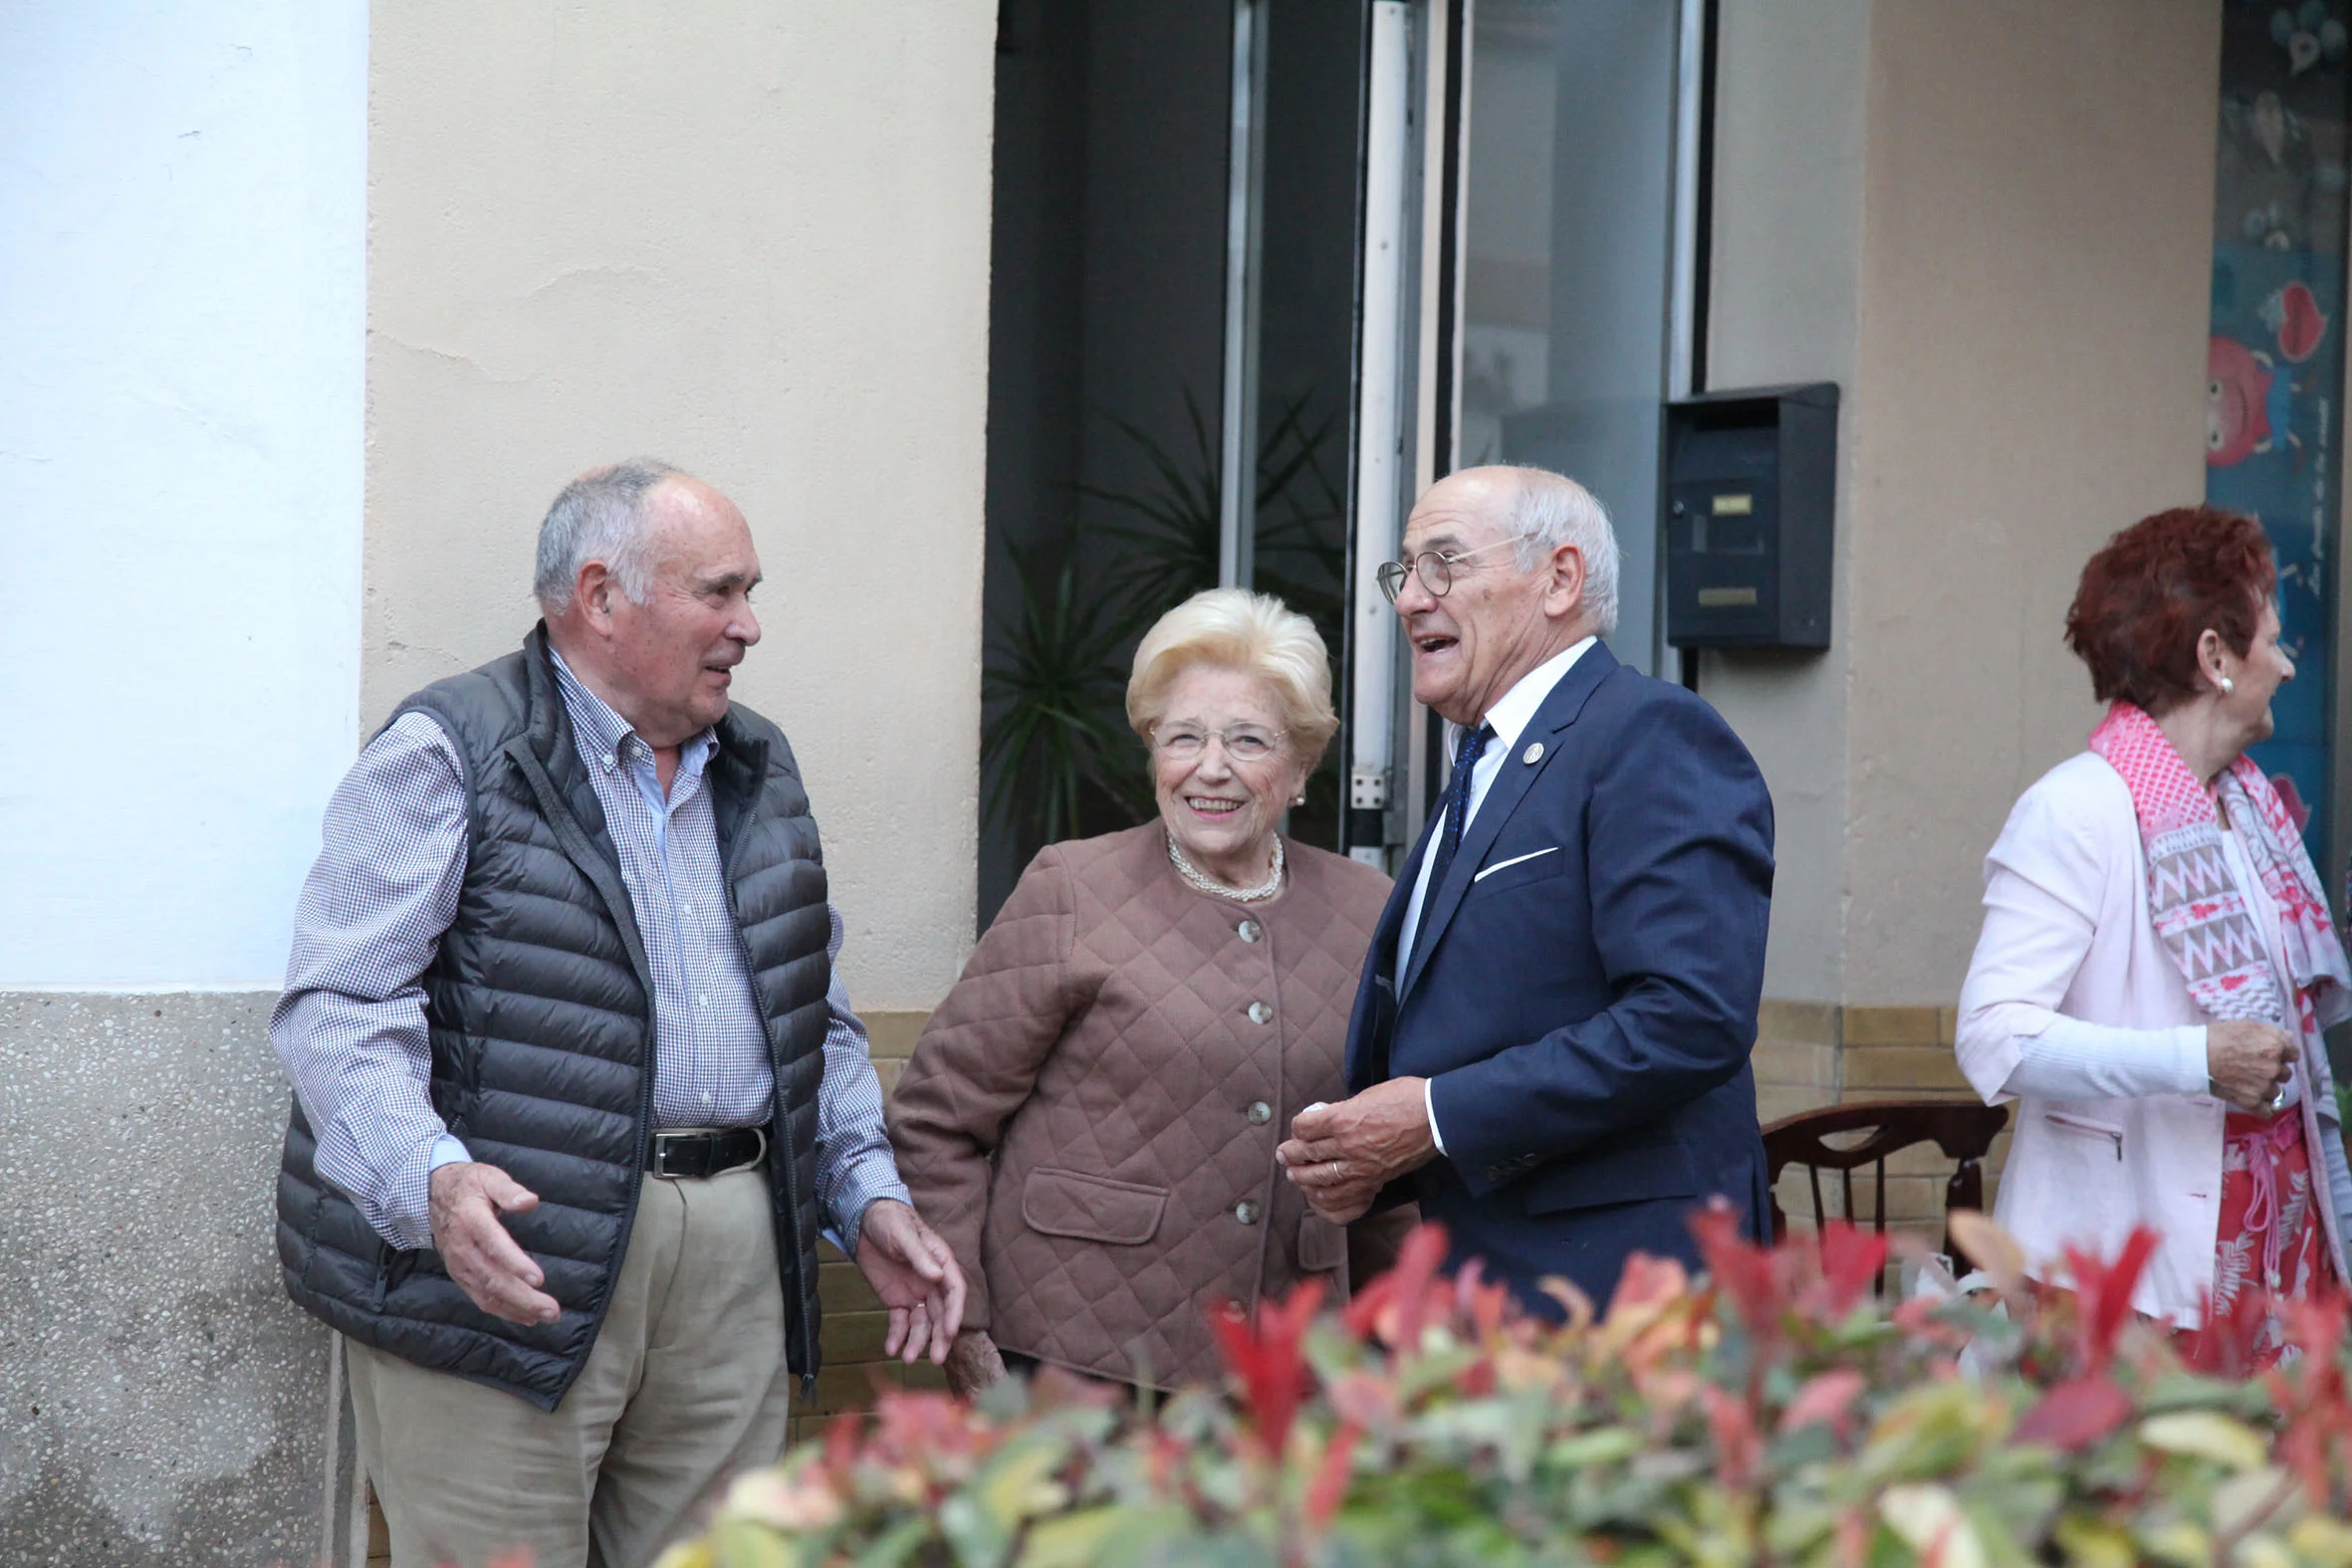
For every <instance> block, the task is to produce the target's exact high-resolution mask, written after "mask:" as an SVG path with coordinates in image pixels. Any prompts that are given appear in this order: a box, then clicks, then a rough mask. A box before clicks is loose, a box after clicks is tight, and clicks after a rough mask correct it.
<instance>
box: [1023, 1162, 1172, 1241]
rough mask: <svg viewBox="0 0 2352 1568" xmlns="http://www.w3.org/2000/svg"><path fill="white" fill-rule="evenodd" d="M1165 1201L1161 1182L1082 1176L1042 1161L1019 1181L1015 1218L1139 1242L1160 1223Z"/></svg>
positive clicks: (1056, 1231) (1061, 1231)
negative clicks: (1146, 1184)
mask: <svg viewBox="0 0 2352 1568" xmlns="http://www.w3.org/2000/svg"><path fill="white" fill-rule="evenodd" d="M1167 1207H1168V1190H1167V1189H1166V1188H1164V1187H1139V1186H1137V1185H1136V1184H1135V1183H1133V1182H1114V1181H1112V1180H1111V1179H1110V1178H1109V1177H1107V1176H1087V1175H1085V1174H1084V1173H1083V1172H1079V1171H1060V1170H1056V1169H1055V1168H1054V1167H1053V1166H1050V1165H1042V1166H1040V1167H1038V1168H1037V1169H1036V1170H1034V1171H1032V1172H1030V1173H1029V1179H1028V1180H1027V1181H1025V1182H1023V1183H1022V1184H1021V1218H1022V1220H1023V1221H1024V1222H1026V1223H1027V1224H1028V1226H1029V1228H1030V1229H1031V1230H1032V1231H1041V1232H1045V1233H1046V1234H1047V1235H1066V1236H1073V1237H1075V1238H1076V1239H1078V1240H1081V1241H1107V1242H1109V1243H1110V1244H1112V1245H1114V1246H1140V1245H1141V1244H1142V1243H1144V1242H1145V1241H1148V1240H1150V1239H1151V1238H1152V1234H1153V1232H1156V1231H1158V1230H1159V1228H1160V1216H1161V1215H1162V1214H1163V1213H1164V1212H1166V1210H1167Z"/></svg>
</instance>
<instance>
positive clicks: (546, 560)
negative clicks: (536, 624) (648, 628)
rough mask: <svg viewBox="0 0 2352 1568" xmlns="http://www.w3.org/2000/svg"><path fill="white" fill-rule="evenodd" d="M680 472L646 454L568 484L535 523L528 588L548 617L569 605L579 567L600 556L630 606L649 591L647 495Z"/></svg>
mask: <svg viewBox="0 0 2352 1568" xmlns="http://www.w3.org/2000/svg"><path fill="white" fill-rule="evenodd" d="M679 477H681V475H680V473H679V471H678V470H677V469H674V468H672V467H670V466H669V464H667V463H664V462H662V461H660V460H659V459H657V458H650V457H632V458H630V459H629V460H628V461H627V462H625V463H614V464H613V465H612V466H611V467H609V468H598V469H591V470H590V471H589V472H588V473H585V474H583V475H581V476H580V477H579V478H578V479H576V480H574V481H572V483H571V484H569V485H566V486H565V487H564V489H563V491H562V493H560V494H559V495H558V496H557V497H556V500H555V504H554V505H553V506H550V507H549V508H548V509H547V519H546V521H545V522H543V523H541V524H540V525H539V560H538V566H537V569H536V570H534V571H533V572H532V574H531V591H532V592H533V593H534V594H536V595H537V596H538V598H539V606H540V608H541V609H544V610H546V611H547V612H548V613H549V614H550V615H561V614H562V613H563V612H564V611H566V610H568V609H570V608H571V607H572V594H573V590H574V586H575V585H576V584H577V583H578V582H579V581H580V568H581V567H583V566H585V565H587V564H588V562H589V561H591V560H600V561H602V562H603V563H604V569H605V570H607V571H609V572H611V573H612V576H613V579H614V580H615V581H617V582H618V583H619V584H620V591H621V592H623V593H625V594H627V595H628V598H629V602H630V603H632V604H642V603H644V602H645V597H646V595H647V594H649V593H651V592H652V591H653V528H652V520H651V519H650V518H648V517H647V516H646V515H645V497H646V496H647V495H649V494H651V493H652V490H653V487H654V486H656V485H658V484H660V483H661V482H662V481H663V480H665V479H675V478H679Z"/></svg>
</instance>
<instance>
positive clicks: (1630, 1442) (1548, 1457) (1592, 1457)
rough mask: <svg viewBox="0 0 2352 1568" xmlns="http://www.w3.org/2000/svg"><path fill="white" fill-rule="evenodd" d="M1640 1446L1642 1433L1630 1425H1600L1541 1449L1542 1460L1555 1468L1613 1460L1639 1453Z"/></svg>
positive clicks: (1569, 1468) (1582, 1467) (1570, 1468)
mask: <svg viewBox="0 0 2352 1568" xmlns="http://www.w3.org/2000/svg"><path fill="white" fill-rule="evenodd" d="M1641 1447H1642V1442H1641V1435H1640V1434H1638V1433H1636V1432H1635V1431H1633V1429H1631V1428H1630V1427H1601V1428H1598V1429H1596V1430H1594V1431H1591V1432H1580V1433H1577V1434H1576V1435H1575V1436H1574V1437H1571V1438H1561V1439H1558V1440H1557V1441H1555V1442H1554V1443H1553V1444H1552V1445H1551V1446H1550V1447H1549V1448H1547V1449H1545V1450H1544V1451H1543V1462H1544V1463H1545V1464H1546V1465H1547V1466H1549V1467H1550V1468H1552V1469H1555V1470H1576V1469H1584V1468H1586V1467H1587V1466H1590V1465H1596V1464H1616V1463H1619V1462H1621V1461H1623V1460H1625V1459H1629V1458H1631V1457H1633V1456H1634V1455H1636V1454H1638V1453H1640V1452H1641Z"/></svg>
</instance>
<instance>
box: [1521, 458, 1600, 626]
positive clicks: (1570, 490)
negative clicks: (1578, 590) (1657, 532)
mask: <svg viewBox="0 0 2352 1568" xmlns="http://www.w3.org/2000/svg"><path fill="white" fill-rule="evenodd" d="M1511 472H1512V474H1513V476H1514V477H1516V478H1517V479H1518V481H1519V494H1518V496H1517V497H1515V498H1514V499H1513V502H1512V506H1511V518H1510V527H1509V528H1508V529H1507V530H1506V532H1507V533H1509V534H1516V535H1519V536H1521V538H1520V541H1519V544H1518V546H1517V547H1516V548H1515V550H1514V552H1513V553H1514V554H1515V555H1516V556H1518V558H1519V569H1520V570H1522V571H1532V570H1534V569H1535V567H1536V566H1537V565H1538V564H1540V563H1541V562H1542V560H1543V559H1544V558H1545V557H1546V556H1548V555H1550V554H1551V553H1552V552H1553V551H1555V550H1557V549H1558V548H1559V547H1560V546H1562V545H1573V546H1575V547H1576V554H1578V555H1579V556H1582V557H1583V558H1584V613H1585V615H1586V616H1587V617H1588V618H1589V619H1590V621H1591V625H1592V634H1593V635H1594V636H1596V637H1606V636H1607V635H1608V634H1609V633H1611V632H1613V631H1615V630H1616V629H1617V534H1616V531H1615V530H1614V529H1612V528H1610V527H1609V514H1608V513H1607V512H1606V511H1604V510H1603V509H1602V507H1601V504H1600V503H1599V502H1598V501H1596V500H1594V499H1593V495H1592V492H1591V491H1589V490H1586V489H1585V488H1584V487H1583V486H1582V485H1579V484H1577V483H1576V482H1575V481H1574V480H1572V479H1570V478H1568V477H1567V476H1566V475H1565V474H1555V473H1553V472H1552V471H1551V470H1550V469H1548V468H1526V467H1515V468H1513V469H1512V471H1511Z"/></svg>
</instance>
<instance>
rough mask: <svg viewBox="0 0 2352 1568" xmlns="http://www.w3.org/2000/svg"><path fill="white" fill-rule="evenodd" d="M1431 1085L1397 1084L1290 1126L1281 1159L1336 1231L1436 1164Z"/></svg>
mask: <svg viewBox="0 0 2352 1568" xmlns="http://www.w3.org/2000/svg"><path fill="white" fill-rule="evenodd" d="M1425 1081H1426V1080H1424V1079H1421V1078H1391V1079H1389V1080H1388V1081H1387V1082H1386V1083H1376V1084H1374V1085H1372V1087H1370V1088H1368V1089H1366V1090H1365V1091H1364V1092H1363V1093H1361V1094H1359V1095H1357V1096H1355V1098H1353V1099H1350V1100H1341V1101H1340V1102H1339V1103H1338V1104H1337V1105H1314V1106H1309V1107H1308V1108H1307V1109H1305V1110H1303V1111H1300V1112H1299V1113H1298V1114H1297V1115H1296V1116H1294V1117H1293V1118H1292V1119H1291V1139H1290V1141H1289V1142H1288V1143H1286V1144H1284V1145H1283V1146H1282V1147H1281V1148H1279V1149H1277V1150H1275V1152H1274V1153H1275V1158H1276V1159H1278V1160H1280V1161H1282V1162H1283V1166H1284V1174H1285V1175H1286V1176H1288V1177H1290V1179H1291V1181H1292V1183H1293V1184H1294V1186H1296V1187H1297V1189H1298V1190H1299V1191H1300V1192H1302V1193H1304V1194H1305V1195H1306V1202H1307V1204H1308V1206H1309V1207H1311V1208H1312V1209H1313V1210H1314V1212H1315V1213H1316V1214H1318V1215H1321V1216H1322V1217H1323V1218H1324V1219H1325V1220H1328V1221H1330V1222H1331V1223H1332V1224H1333V1225H1346V1224H1348V1223H1349V1222H1350V1221H1353V1220H1360V1219H1362V1218H1363V1216H1364V1214H1365V1213H1366V1212H1367V1211H1368V1210H1370V1209H1371V1207H1372V1200H1373V1199H1374V1198H1376V1197H1378V1196H1379V1194H1380V1189H1381V1188H1383V1187H1386V1186H1387V1185H1388V1184H1389V1183H1390V1182H1392V1181H1394V1180H1395V1179H1396V1178H1398V1177H1400V1176H1402V1175H1404V1174H1405V1173H1406V1172H1407V1171H1412V1170H1418V1169H1419V1168H1420V1167H1422V1166H1424V1165H1427V1164H1428V1163H1429V1162H1430V1161H1431V1160H1433V1159H1435V1158H1436V1157H1437V1143H1436V1140H1434V1139H1433V1138H1431V1136H1430V1133H1429V1104H1428V1101H1427V1100H1426V1099H1425V1098H1424V1095H1425V1093H1426V1091H1425V1090H1424V1088H1423V1087H1422V1085H1423V1083H1424V1082H1425Z"/></svg>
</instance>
